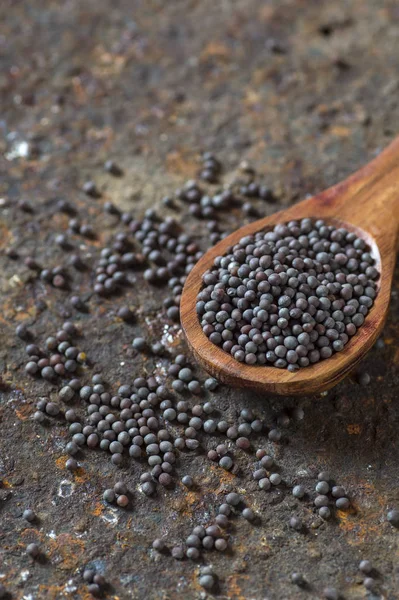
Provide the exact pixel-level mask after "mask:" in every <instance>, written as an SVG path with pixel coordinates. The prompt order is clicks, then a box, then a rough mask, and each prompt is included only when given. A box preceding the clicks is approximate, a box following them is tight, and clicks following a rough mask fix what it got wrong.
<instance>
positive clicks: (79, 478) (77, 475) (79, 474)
mask: <svg viewBox="0 0 399 600" xmlns="http://www.w3.org/2000/svg"><path fill="white" fill-rule="evenodd" d="M73 478H74V480H75V482H76V483H84V482H85V481H87V480H88V476H87V474H86V471H85V470H84V469H83V468H82V467H79V468H77V469H76V471H74V472H73Z"/></svg>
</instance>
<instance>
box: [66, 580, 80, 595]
mask: <svg viewBox="0 0 399 600" xmlns="http://www.w3.org/2000/svg"><path fill="white" fill-rule="evenodd" d="M77 589H78V588H77V587H76V585H75V584H74V582H73V579H70V580H69V581H67V583H66V585H65V587H64V590H65V591H66V592H76V590H77Z"/></svg>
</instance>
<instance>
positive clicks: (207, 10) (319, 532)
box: [0, 0, 399, 600]
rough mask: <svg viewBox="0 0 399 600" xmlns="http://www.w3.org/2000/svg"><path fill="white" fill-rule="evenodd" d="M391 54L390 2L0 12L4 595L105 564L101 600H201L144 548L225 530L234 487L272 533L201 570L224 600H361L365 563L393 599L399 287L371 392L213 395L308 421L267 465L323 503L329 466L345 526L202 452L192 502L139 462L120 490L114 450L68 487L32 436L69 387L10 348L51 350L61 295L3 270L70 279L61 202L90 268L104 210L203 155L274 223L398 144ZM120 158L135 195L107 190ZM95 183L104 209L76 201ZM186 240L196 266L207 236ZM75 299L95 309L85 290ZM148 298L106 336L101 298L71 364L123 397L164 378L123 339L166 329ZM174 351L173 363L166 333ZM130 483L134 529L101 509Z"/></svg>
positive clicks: (310, 0) (108, 304) (235, 535)
mask: <svg viewBox="0 0 399 600" xmlns="http://www.w3.org/2000/svg"><path fill="white" fill-rule="evenodd" d="M398 43H399V7H398V4H397V2H396V1H395V0H391V1H390V0H385V1H384V0H352V1H349V0H348V1H344V0H340V1H336V2H333V3H332V2H330V1H325V0H275V1H271V0H269V1H266V2H257V1H256V0H245V1H244V0H237V1H235V2H233V1H227V0H219V1H218V2H211V1H210V0H201V1H198V0H191V1H190V0H187V1H186V2H182V1H180V2H169V3H165V2H160V1H158V2H157V1H153V0H142V1H140V0H133V1H131V0H114V1H113V2H112V3H110V2H109V1H107V0H85V1H82V2H79V1H78V0H65V1H63V2H55V1H51V0H35V1H34V2H28V1H24V0H20V1H14V0H2V2H1V6H0V98H1V114H0V129H1V133H2V135H1V138H0V197H2V198H3V199H4V200H2V203H1V208H0V210H1V222H0V227H1V235H0V248H1V249H2V253H1V256H0V302H1V320H0V330H1V333H2V336H1V341H2V343H1V346H0V367H1V372H2V380H3V389H2V392H1V396H0V423H1V430H0V475H1V477H2V479H3V485H2V487H1V488H0V539H1V543H0V576H2V577H4V579H1V581H3V582H4V583H5V584H6V586H7V588H8V589H9V590H10V591H11V592H12V597H13V598H19V599H22V598H25V599H28V598H29V599H30V598H34V599H36V598H38V599H42V598H43V599H49V600H52V599H58V598H64V597H65V598H73V599H77V598H85V597H86V596H87V592H86V591H85V590H86V588H85V586H83V585H82V580H81V577H80V575H79V574H78V573H79V569H81V568H82V567H84V566H85V565H87V564H90V563H92V562H93V561H94V564H95V565H96V566H97V568H98V569H100V570H102V571H103V572H104V573H105V575H106V577H107V580H108V581H109V582H110V584H111V585H112V590H111V592H110V597H114V598H120V599H125V598H126V599H127V598H137V599H142V598H149V599H152V598H154V599H161V598H165V599H166V598H168V599H175V598H179V599H180V598H181V599H184V600H191V599H192V598H193V599H194V598H200V597H201V594H203V593H204V592H203V591H201V588H199V586H198V583H197V581H198V580H197V573H198V569H197V565H195V564H191V563H189V562H188V561H186V562H185V563H180V562H178V561H174V560H173V559H171V558H169V557H162V556H159V555H158V556H156V555H155V554H154V553H153V552H152V551H150V545H151V542H152V540H153V539H154V538H155V537H157V536H158V535H160V534H164V535H165V536H167V539H168V541H171V542H178V541H179V540H182V539H183V538H184V537H185V536H186V535H187V534H188V533H189V532H190V528H191V527H192V525H193V524H196V523H198V522H202V521H205V522H206V520H207V518H209V515H212V514H214V508H215V507H216V506H217V505H218V503H220V498H219V501H218V496H219V497H220V496H221V495H223V493H224V490H225V489H228V488H229V486H234V487H235V488H237V489H240V490H241V491H242V492H243V493H244V494H245V497H246V499H247V501H248V504H250V505H251V506H252V507H253V508H255V509H256V510H257V511H258V512H259V514H260V515H261V524H260V525H259V526H257V527H254V526H251V525H249V524H248V523H246V522H245V521H243V519H238V520H236V521H235V522H234V527H233V529H232V531H231V547H232V551H231V552H230V553H228V554H226V555H215V554H208V555H207V562H210V563H211V564H212V565H213V566H214V568H215V572H216V573H217V574H218V576H219V581H220V587H219V595H220V597H221V598H232V599H236V600H239V599H240V600H244V599H245V600H249V599H251V600H252V599H253V600H265V599H268V600H280V599H282V598H288V599H291V598H292V599H297V598H298V599H301V598H320V597H321V590H322V589H323V587H324V586H326V585H334V586H336V587H337V588H339V589H340V590H341V591H342V594H343V596H344V597H345V598H348V599H349V598H365V597H366V595H365V591H364V588H363V586H362V585H361V580H362V578H361V577H359V573H358V571H357V563H358V561H359V560H360V559H361V558H368V559H370V560H372V561H373V563H374V564H375V565H376V567H377V569H378V571H379V573H380V576H379V590H380V593H377V594H375V595H374V596H372V595H370V597H374V598H375V597H377V598H378V597H381V598H387V599H392V600H393V599H397V598H399V571H398V558H399V556H398V546H397V531H395V530H394V529H393V528H392V527H391V526H390V525H389V524H388V523H387V522H386V520H385V516H386V512H387V509H388V508H391V507H393V506H395V505H396V506H397V505H398V504H399V497H398V459H399V451H398V441H397V439H398V438H397V431H398V423H399V407H398V384H399V350H398V331H399V322H398V309H399V298H398V277H396V287H395V288H394V290H393V293H392V305H391V314H390V318H389V321H388V323H387V326H386V329H385V334H384V340H385V348H384V349H383V350H378V351H377V350H373V351H372V352H371V353H370V356H369V357H368V358H367V360H366V361H365V364H364V368H365V369H366V370H367V371H368V372H369V373H370V375H371V377H372V383H371V384H370V385H369V386H368V387H366V388H361V387H359V386H358V385H357V384H356V383H355V382H354V381H352V380H351V379H348V380H346V381H344V382H343V383H341V384H340V385H339V386H338V387H336V388H335V389H333V390H331V391H330V392H329V393H328V394H326V395H322V396H319V397H311V398H310V397H308V398H304V399H302V400H290V399H273V398H264V397H255V396H254V395H251V396H247V395H245V393H243V392H237V391H232V390H228V389H226V388H223V389H221V390H220V391H219V392H218V393H217V394H215V399H216V402H217V403H218V405H219V406H220V408H221V409H222V410H224V411H225V412H227V414H228V415H230V416H231V417H233V416H234V415H235V414H236V413H237V410H240V409H241V408H243V407H249V406H250V407H252V408H253V409H254V411H255V412H256V413H257V414H258V415H260V416H263V417H264V418H265V419H266V421H267V422H270V423H272V422H273V419H274V418H275V415H276V413H278V411H279V410H281V409H282V408H286V409H288V410H289V409H291V408H292V407H294V406H295V405H298V404H299V405H300V406H301V407H303V409H304V411H305V418H304V420H303V421H301V422H299V423H297V422H294V424H293V425H292V426H291V427H290V428H289V429H288V430H287V431H286V432H284V441H283V443H281V444H279V445H278V446H276V448H274V449H273V451H274V453H275V455H276V460H277V462H278V464H279V466H280V468H281V472H282V475H283V478H284V480H286V481H287V482H288V483H289V484H292V483H295V482H299V481H303V482H304V483H305V485H306V486H307V487H308V488H309V489H313V486H314V482H315V475H316V474H317V472H318V470H320V469H321V468H328V469H329V470H330V471H331V473H332V474H333V476H334V477H336V479H337V481H338V482H339V483H340V484H343V485H345V486H346V487H347V488H348V490H349V492H350V497H351V499H352V501H353V506H354V509H353V510H352V511H351V512H350V513H348V514H343V513H342V514H337V515H336V517H335V519H334V520H333V521H332V522H329V523H321V522H320V520H319V519H318V518H316V516H315V515H314V514H313V509H312V504H311V502H308V503H306V502H305V503H300V502H298V501H296V500H295V499H293V498H292V496H291V495H290V493H289V491H286V489H285V488H284V487H282V489H281V490H280V491H279V492H273V493H272V494H268V493H264V492H263V493H262V492H260V491H259V490H257V489H256V485H254V483H252V482H251V480H250V474H251V472H252V467H253V459H249V458H248V456H246V455H245V454H243V453H241V454H239V453H237V457H236V461H237V463H238V464H239V466H240V475H239V476H234V475H230V474H225V473H220V469H218V468H217V467H214V466H213V465H210V464H209V461H207V460H206V459H205V457H204V456H203V455H200V454H199V455H198V456H196V457H195V458H192V457H191V455H190V456H187V455H185V456H183V457H182V459H181V467H180V468H179V472H180V474H185V473H186V472H190V473H192V474H196V477H197V479H199V480H200V482H201V486H200V488H199V491H197V492H190V493H187V492H184V491H183V489H182V488H181V487H179V486H177V488H176V489H175V490H174V491H173V492H165V491H163V492H160V493H159V494H158V495H157V497H156V498H155V499H151V500H148V499H146V498H145V497H143V496H142V495H141V494H140V493H139V492H138V491H137V489H136V488H137V481H138V475H139V473H140V472H141V469H140V468H139V467H138V466H137V465H131V464H127V465H126V466H125V467H124V468H123V469H122V473H121V472H120V471H118V470H117V469H116V468H115V467H113V466H112V465H111V464H110V462H109V461H108V459H107V458H106V457H105V456H104V455H103V454H102V453H101V454H100V453H98V452H89V451H87V452H86V456H85V459H84V461H83V467H82V469H80V470H79V473H78V474H77V475H75V476H73V475H71V474H69V473H68V472H67V471H65V470H64V464H65V453H64V451H63V448H64V446H65V442H66V440H67V439H68V436H67V434H66V433H65V427H64V425H63V424H62V423H61V422H60V423H59V424H58V425H53V426H52V427H48V428H43V427H40V426H38V425H36V424H34V423H32V421H31V420H30V415H31V413H32V412H33V411H34V402H35V401H36V400H37V397H38V396H40V395H44V394H46V395H50V396H55V397H56V391H57V390H56V388H55V387H52V386H51V385H50V384H48V383H44V382H43V383H39V382H32V381H30V380H29V379H28V378H27V377H26V376H24V375H23V365H24V358H25V354H24V350H23V347H24V344H23V343H22V342H21V341H20V340H17V339H16V338H15V334H14V329H15V326H16V324H17V323H18V322H21V321H26V320H27V321H28V322H29V323H32V324H33V329H34V330H35V332H37V334H38V335H39V337H40V336H41V337H45V336H46V335H50V334H51V333H53V332H54V331H55V330H56V329H57V327H59V325H60V324H61V323H62V321H63V319H65V318H66V317H67V316H68V311H69V310H70V309H68V307H67V303H66V299H67V297H68V294H67V292H64V291H61V290H54V289H51V288H49V287H48V286H45V285H43V284H42V283H40V282H37V281H33V280H32V274H31V272H29V271H28V270H27V269H26V267H24V266H23V261H21V260H20V261H11V260H10V259H8V258H7V257H6V256H5V255H4V252H3V250H4V248H6V247H7V246H9V245H10V244H12V245H13V246H16V247H18V249H19V251H20V255H21V257H24V256H27V255H28V254H30V253H32V254H33V255H34V256H35V257H36V258H38V259H40V260H41V261H42V262H44V263H45V262H46V260H48V261H49V263H52V264H54V261H55V262H57V261H58V262H62V261H63V260H64V258H65V257H64V256H63V253H62V251H61V250H58V249H54V246H53V245H52V244H51V242H52V240H53V238H54V233H55V232H59V231H61V230H63V229H66V227H67V221H68V219H67V217H65V216H63V215H60V214H59V213H56V211H55V203H56V199H57V198H66V199H68V200H70V201H71V202H72V203H74V204H75V205H76V206H77V207H78V208H79V210H81V212H82V214H85V215H88V218H89V219H90V220H92V222H93V224H94V225H95V227H96V230H97V232H98V241H97V242H95V243H93V244H91V245H90V244H89V245H88V246H89V251H93V253H95V251H96V247H99V246H101V245H103V244H104V243H105V240H106V239H107V236H108V235H109V232H112V231H113V230H114V229H113V228H114V227H115V221H114V219H113V218H112V217H109V216H108V217H106V216H103V214H102V211H101V203H102V201H103V200H106V199H109V200H112V201H113V202H114V203H115V204H116V205H118V206H119V207H120V208H122V209H124V210H131V211H133V213H134V214H135V215H138V216H141V215H142V214H143V211H144V210H145V208H147V207H153V206H154V205H156V204H157V203H158V201H159V200H160V198H161V197H162V196H163V195H165V194H166V193H172V192H173V190H174V189H176V187H178V186H179V185H181V184H182V183H183V182H184V181H185V179H187V178H190V177H192V176H195V174H196V172H197V169H198V156H199V153H200V152H201V151H203V150H212V151H214V152H215V153H216V154H217V156H218V157H219V158H220V159H221V160H222V161H223V162H224V165H225V171H227V175H228V176H229V175H230V174H231V173H233V170H234V169H235V168H236V167H237V165H238V163H239V162H240V161H241V160H242V159H247V160H249V161H250V162H251V164H253V165H254V166H255V167H256V168H257V169H258V170H259V172H260V173H262V174H263V175H264V178H265V181H266V182H267V183H268V184H269V185H270V186H271V187H272V188H273V189H274V190H275V191H276V193H277V195H278V198H279V201H278V204H277V205H276V204H274V205H266V206H265V205H263V209H262V210H263V213H264V212H266V213H267V212H271V211H274V210H276V209H277V208H278V207H281V206H285V205H288V204H290V203H291V202H294V201H296V200H298V199H300V198H303V197H304V196H305V195H306V194H309V193H315V192H317V191H319V190H321V189H323V188H325V187H327V186H328V185H331V184H332V183H335V182H336V181H338V180H339V179H341V178H343V177H344V176H346V175H347V174H349V173H350V172H351V171H353V170H355V169H356V168H357V167H359V166H360V165H362V164H363V163H365V162H366V161H367V160H369V159H370V158H371V157H372V156H373V155H375V153H376V152H378V151H379V150H380V149H381V148H383V147H384V146H385V145H386V144H387V143H388V142H389V141H390V140H391V139H392V137H393V136H394V135H395V133H396V132H397V131H398V129H399V127H398V122H399V120H398V118H399V103H398V90H399V52H398ZM109 157H112V158H113V159H114V160H115V161H116V162H117V163H118V164H120V165H121V166H122V167H123V169H124V172H125V175H124V177H122V178H112V177H110V176H109V175H108V174H106V173H104V171H103V168H102V165H103V162H104V160H105V159H107V158H109ZM87 178H92V179H94V180H95V181H96V184H97V186H98V187H99V188H100V189H101V191H102V194H103V199H102V200H101V201H95V200H88V199H87V198H86V197H85V196H84V195H83V194H82V192H81V191H80V190H81V186H82V184H83V183H84V181H86V179H87ZM20 198H26V199H29V200H30V201H31V202H32V203H33V204H34V205H35V213H34V215H33V216H32V215H27V214H24V213H22V212H21V211H18V210H17V209H16V206H15V204H16V201H17V200H19V199H20ZM159 210H160V212H161V213H162V211H164V214H166V213H165V209H162V207H161V208H160V209H159ZM167 212H168V211H167ZM168 214H170V212H168ZM240 222H242V217H241V216H240V214H238V213H237V214H236V215H235V214H233V213H232V214H230V215H229V216H228V217H227V216H226V217H225V226H226V229H227V228H231V227H234V226H237V225H238V224H239V223H240ZM186 223H187V229H188V231H191V232H192V233H193V234H194V235H196V236H197V238H198V240H199V241H200V242H202V243H203V247H206V239H207V235H206V234H205V227H203V225H202V224H200V225H198V222H195V221H193V220H190V219H188V220H187V219H186ZM222 225H223V219H222ZM85 277H86V279H85ZM74 285H75V287H77V286H80V288H81V292H82V293H84V292H85V290H86V291H87V289H88V285H87V276H84V275H83V276H81V278H79V277H77V278H75V282H74ZM158 296H159V295H158V294H154V292H153V289H151V288H150V287H149V286H147V285H143V284H142V282H141V280H140V275H138V285H137V286H136V287H135V288H133V289H132V290H131V291H130V292H129V297H128V301H129V303H130V304H131V305H132V306H133V307H136V309H137V314H138V319H137V323H136V325H134V326H133V327H130V328H129V327H127V326H126V325H125V324H123V323H121V322H119V321H118V320H117V319H116V317H115V310H116V308H117V307H118V306H119V305H121V304H123V303H126V298H125V299H123V298H121V299H117V300H106V301H102V302H101V303H96V302H95V301H94V300H93V301H92V302H91V311H90V314H87V315H78V317H77V318H78V320H79V321H80V323H81V324H82V327H83V331H84V335H83V338H82V340H81V343H80V345H81V347H83V348H84V349H85V350H86V351H87V353H88V355H89V357H90V359H91V361H92V363H93V364H94V365H95V368H96V369H97V370H98V369H100V370H102V371H103V372H104V374H105V375H106V378H107V380H108V381H109V382H110V383H112V385H114V386H116V385H117V383H118V382H120V381H122V382H125V381H127V380H130V379H132V378H133V377H134V376H136V375H138V374H141V373H143V371H144V372H148V373H150V372H152V369H153V359H152V358H149V359H148V360H147V361H146V362H145V361H144V359H143V357H141V356H136V355H135V354H133V353H132V351H131V349H130V342H131V339H132V337H133V336H134V335H137V334H138V333H139V332H141V333H143V332H144V333H145V335H146V336H147V337H149V338H151V339H153V340H155V339H156V337H157V336H159V335H160V334H161V332H162V331H163V322H162V320H160V319H159V318H158V316H157V315H158V312H159V307H160V303H161V299H160V297H158ZM73 316H74V318H75V315H73ZM171 336H172V338H173V343H176V344H177V343H178V340H179V335H178V331H176V328H172V329H171ZM121 477H122V478H124V479H126V481H128V483H129V485H130V488H131V489H132V490H133V493H134V502H133V507H132V509H131V510H129V511H121V510H119V511H113V510H111V509H109V508H107V507H105V506H104V504H103V503H102V501H101V496H102V492H103V490H104V488H105V487H108V486H109V485H112V484H113V483H114V482H115V481H116V480H117V479H120V478H121ZM28 505H29V506H32V507H34V508H35V510H36V511H37V513H38V514H39V517H40V524H39V526H37V527H31V526H26V524H25V523H23V522H22V519H21V517H20V515H21V513H22V511H23V509H24V508H25V507H26V506H28ZM292 514H298V515H300V516H301V517H302V518H303V519H304V520H305V521H306V523H307V524H308V526H309V529H308V533H307V534H305V535H300V534H297V533H296V532H293V531H292V530H289V528H288V524H287V521H288V519H289V517H290V516H291V515H292ZM34 540H37V541H39V543H40V545H41V546H42V547H43V549H45V551H46V554H47V560H46V561H44V562H43V563H40V564H32V563H31V561H29V560H27V557H26V556H25V555H24V547H25V545H26V544H27V543H28V541H34ZM293 571H300V572H302V573H303V574H304V575H305V576H306V577H307V578H308V580H309V582H310V584H311V585H310V588H309V589H308V590H307V591H306V592H305V591H301V590H299V589H298V588H295V587H294V586H293V585H292V584H291V583H290V574H291V573H292V572H293Z"/></svg>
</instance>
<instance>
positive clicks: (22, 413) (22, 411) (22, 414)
mask: <svg viewBox="0 0 399 600" xmlns="http://www.w3.org/2000/svg"><path fill="white" fill-rule="evenodd" d="M31 412H32V407H31V406H30V405H29V404H25V405H24V406H21V408H16V409H15V414H16V415H17V417H18V419H20V421H26V420H27V419H29V416H30V414H31Z"/></svg>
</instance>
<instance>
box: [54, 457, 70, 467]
mask: <svg viewBox="0 0 399 600" xmlns="http://www.w3.org/2000/svg"><path fill="white" fill-rule="evenodd" d="M68 458H69V457H68V456H67V455H66V454H63V455H62V456H60V457H59V458H57V459H56V461H55V464H56V466H57V468H58V469H65V463H66V461H67V460H68Z"/></svg>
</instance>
